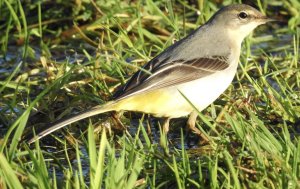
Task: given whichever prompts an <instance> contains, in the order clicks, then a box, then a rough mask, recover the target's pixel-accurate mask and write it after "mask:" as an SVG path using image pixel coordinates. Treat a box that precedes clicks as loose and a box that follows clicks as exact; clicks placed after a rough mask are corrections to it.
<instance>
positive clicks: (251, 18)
mask: <svg viewBox="0 0 300 189" xmlns="http://www.w3.org/2000/svg"><path fill="white" fill-rule="evenodd" d="M268 21H272V19H269V18H267V17H266V16H264V15H263V14H262V13H260V12H259V11H258V10H256V9H254V8H253V7H251V6H248V5H244V4H236V5H229V6H226V7H223V8H222V9H220V10H219V11H218V12H217V13H215V14H214V15H213V16H212V17H211V18H210V19H209V21H208V22H207V23H205V24H204V25H202V26H201V27H199V28H198V29H196V30H195V31H193V32H192V33H191V34H189V35H188V36H186V37H185V38H183V39H181V40H180V41H177V42H176V43H175V44H173V45H171V46H170V47H168V48H167V49H166V50H164V51H163V52H162V53H160V54H159V55H158V56H156V57H155V58H153V59H152V60H151V61H149V62H148V63H147V64H145V65H144V67H143V70H148V73H147V72H144V71H142V70H140V71H138V72H136V73H135V74H134V75H133V76H132V77H131V79H130V80H129V81H128V82H127V83H126V84H125V85H124V86H123V87H121V88H120V89H119V90H117V91H116V93H115V94H114V96H113V98H114V100H113V101H110V102H108V103H106V104H104V105H98V106H95V107H93V108H91V109H89V110H86V111H84V112H81V113H79V114H77V115H74V116H72V117H70V118H67V119H65V120H62V121H61V122H58V123H56V124H54V125H52V126H51V127H50V128H48V129H46V130H45V131H43V132H41V133H39V134H38V135H37V136H36V137H34V138H32V139H31V140H30V141H29V142H30V143H32V142H33V141H35V140H37V139H40V138H42V137H44V136H46V135H48V134H50V133H52V132H53V131H56V130H58V129H60V128H62V127H64V126H66V125H69V124H71V123H73V122H76V121H78V120H81V119H84V118H87V117H90V116H94V115H97V114H101V113H104V112H109V111H117V112H118V111H136V112H143V113H147V114H152V115H154V116H156V117H163V118H165V122H164V124H163V131H164V132H165V133H166V132H168V129H169V120H170V119H172V118H178V117H183V116H187V115H189V119H188V122H187V126H188V127H189V128H190V129H191V130H192V131H194V132H196V133H197V134H199V135H200V136H202V135H201V132H200V131H199V130H198V129H197V128H196V127H195V123H196V119H197V115H198V113H197V111H202V110H203V109H204V108H206V107H207V106H208V105H209V104H211V103H212V102H213V101H214V100H216V99H217V98H218V97H219V95H220V94H222V93H223V92H224V91H225V90H226V88H227V87H228V86H229V85H230V83H231V81H232V80H233V78H234V75H235V73H236V70H237V66H238V62H239V56H240V51H241V43H242V41H243V39H244V38H245V37H246V36H247V35H248V34H249V33H250V32H251V31H252V30H254V28H256V27H257V26H258V25H261V24H264V23H266V22H268ZM149 72H150V73H151V74H149ZM187 99H188V100H187ZM191 104H192V105H191ZM202 137H203V136H202Z"/></svg>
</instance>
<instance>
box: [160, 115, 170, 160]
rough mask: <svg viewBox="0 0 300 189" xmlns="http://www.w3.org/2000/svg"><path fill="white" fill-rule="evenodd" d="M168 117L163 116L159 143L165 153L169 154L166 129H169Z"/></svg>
mask: <svg viewBox="0 0 300 189" xmlns="http://www.w3.org/2000/svg"><path fill="white" fill-rule="evenodd" d="M169 124H170V118H164V122H163V124H162V125H161V135H160V145H161V147H162V148H163V149H164V152H165V155H169V147H168V136H167V134H168V131H169Z"/></svg>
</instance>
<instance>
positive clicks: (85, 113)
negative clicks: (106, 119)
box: [28, 101, 118, 144]
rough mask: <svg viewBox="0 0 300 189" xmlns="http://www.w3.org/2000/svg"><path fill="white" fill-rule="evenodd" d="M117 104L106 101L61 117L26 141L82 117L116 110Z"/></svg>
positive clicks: (35, 138)
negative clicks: (63, 117) (61, 118)
mask: <svg viewBox="0 0 300 189" xmlns="http://www.w3.org/2000/svg"><path fill="white" fill-rule="evenodd" d="M117 104H118V103H115V102H113V101H112V102H108V103H106V104H104V105H101V106H95V107H93V108H91V109H88V110H86V111H83V112H81V113H79V114H78V115H74V116H71V117H68V118H66V119H63V120H61V121H58V122H57V123H54V125H52V126H51V127H49V128H48V129H46V130H44V131H42V132H40V133H38V134H37V135H36V136H35V137H33V138H32V139H30V140H29V141H28V142H29V144H31V143H33V142H34V141H36V140H38V139H41V138H43V137H44V136H46V135H49V134H50V133H52V132H54V131H56V130H58V129H60V128H62V127H64V126H66V125H69V124H71V123H74V122H76V121H79V120H82V119H84V118H87V117H91V116H94V115H97V114H101V113H105V112H109V111H113V110H116V105H117Z"/></svg>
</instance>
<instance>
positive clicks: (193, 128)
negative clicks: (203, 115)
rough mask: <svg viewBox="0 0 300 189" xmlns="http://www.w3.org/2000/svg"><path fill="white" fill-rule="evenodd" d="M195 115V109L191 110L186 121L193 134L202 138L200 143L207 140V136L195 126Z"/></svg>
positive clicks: (196, 115)
mask: <svg viewBox="0 0 300 189" xmlns="http://www.w3.org/2000/svg"><path fill="white" fill-rule="evenodd" d="M197 117H198V112H197V111H193V112H192V113H191V114H190V116H189V119H188V121H187V126H188V129H189V130H191V131H192V132H194V133H195V134H197V135H198V136H199V137H201V138H202V139H203V140H204V141H203V142H202V143H207V142H209V140H208V138H207V137H206V136H205V135H204V134H203V133H202V132H201V131H200V130H199V129H198V128H197V127H196V120H197Z"/></svg>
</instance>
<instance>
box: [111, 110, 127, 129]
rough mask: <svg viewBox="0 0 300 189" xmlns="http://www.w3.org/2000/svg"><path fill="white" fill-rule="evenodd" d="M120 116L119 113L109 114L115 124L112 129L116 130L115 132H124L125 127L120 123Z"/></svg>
mask: <svg viewBox="0 0 300 189" xmlns="http://www.w3.org/2000/svg"><path fill="white" fill-rule="evenodd" d="M121 115H122V113H121V112H112V113H111V117H112V118H113V121H114V123H115V124H114V127H113V128H114V129H116V130H117V131H124V130H126V127H125V126H124V124H123V123H122V122H121V121H120V117H121Z"/></svg>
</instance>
